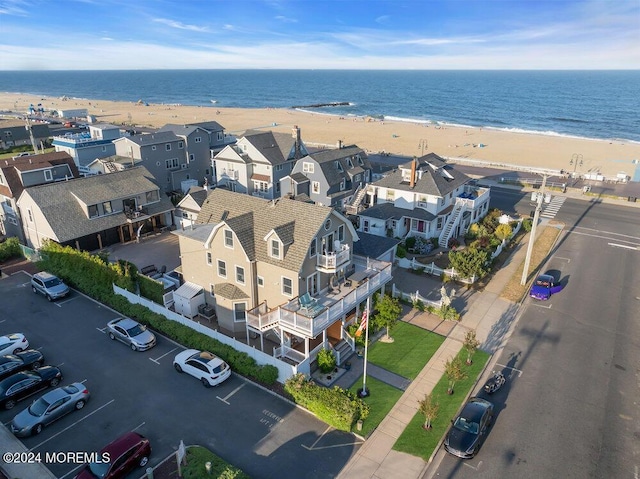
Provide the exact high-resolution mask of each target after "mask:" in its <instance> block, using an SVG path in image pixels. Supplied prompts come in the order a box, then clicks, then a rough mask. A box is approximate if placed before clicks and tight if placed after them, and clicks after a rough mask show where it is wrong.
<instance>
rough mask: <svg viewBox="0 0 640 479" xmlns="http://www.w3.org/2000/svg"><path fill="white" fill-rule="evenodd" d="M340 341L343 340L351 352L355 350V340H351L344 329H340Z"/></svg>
mask: <svg viewBox="0 0 640 479" xmlns="http://www.w3.org/2000/svg"><path fill="white" fill-rule="evenodd" d="M342 339H343V340H344V342H345V343H347V344H348V345H349V347H350V348H351V350H352V351H355V350H356V340H355V338H352V337H351V336H349V333H348V332H347V330H346V329H344V328H343V329H342Z"/></svg>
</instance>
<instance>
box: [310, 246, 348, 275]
mask: <svg viewBox="0 0 640 479" xmlns="http://www.w3.org/2000/svg"><path fill="white" fill-rule="evenodd" d="M350 259H351V249H350V248H349V245H346V244H345V245H342V249H341V250H340V251H332V252H331V253H329V254H318V255H317V256H316V266H317V267H318V268H322V269H327V270H335V269H337V268H338V267H340V266H342V265H343V264H345V263H347V262H348V261H349V260H350Z"/></svg>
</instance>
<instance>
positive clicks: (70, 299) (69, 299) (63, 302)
mask: <svg viewBox="0 0 640 479" xmlns="http://www.w3.org/2000/svg"><path fill="white" fill-rule="evenodd" d="M76 297H77V296H73V297H71V298H67V299H65V300H64V301H57V302H56V304H58V305H60V304H66V303H68V302H69V301H73V300H74V299H76Z"/></svg>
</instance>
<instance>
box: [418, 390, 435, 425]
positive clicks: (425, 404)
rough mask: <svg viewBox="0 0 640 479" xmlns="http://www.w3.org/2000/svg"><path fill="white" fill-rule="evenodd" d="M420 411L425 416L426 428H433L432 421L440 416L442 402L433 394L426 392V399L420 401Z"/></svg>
mask: <svg viewBox="0 0 640 479" xmlns="http://www.w3.org/2000/svg"><path fill="white" fill-rule="evenodd" d="M418 404H419V411H420V412H421V413H422V415H423V416H424V425H423V426H422V427H423V428H424V429H427V430H428V429H431V422H432V421H435V419H436V418H437V417H438V411H439V410H440V404H439V403H437V402H435V401H434V400H433V394H426V395H425V396H424V399H422V400H421V401H418Z"/></svg>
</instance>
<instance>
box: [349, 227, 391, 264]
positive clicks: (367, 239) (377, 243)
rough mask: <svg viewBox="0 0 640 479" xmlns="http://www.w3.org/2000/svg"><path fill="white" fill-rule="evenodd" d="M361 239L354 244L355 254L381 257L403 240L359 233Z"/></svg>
mask: <svg viewBox="0 0 640 479" xmlns="http://www.w3.org/2000/svg"><path fill="white" fill-rule="evenodd" d="M358 237H359V238H360V240H359V241H356V242H355V243H354V244H353V254H356V255H358V256H366V257H368V258H376V259H378V258H380V256H382V255H383V254H385V253H386V252H387V251H389V250H390V249H391V248H393V247H394V246H396V245H397V244H400V243H402V240H400V239H397V238H388V237H386V236H378V235H374V234H370V233H362V232H360V233H358Z"/></svg>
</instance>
